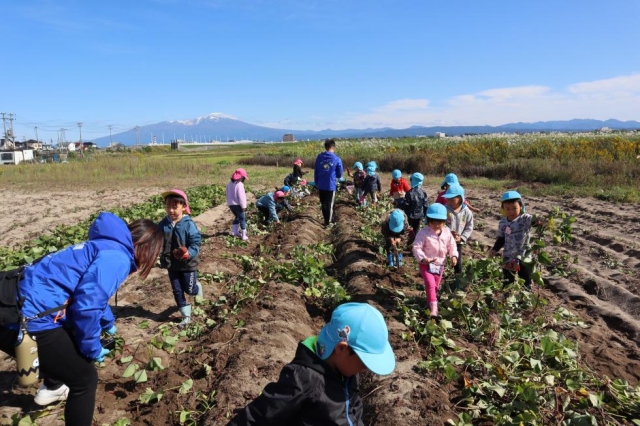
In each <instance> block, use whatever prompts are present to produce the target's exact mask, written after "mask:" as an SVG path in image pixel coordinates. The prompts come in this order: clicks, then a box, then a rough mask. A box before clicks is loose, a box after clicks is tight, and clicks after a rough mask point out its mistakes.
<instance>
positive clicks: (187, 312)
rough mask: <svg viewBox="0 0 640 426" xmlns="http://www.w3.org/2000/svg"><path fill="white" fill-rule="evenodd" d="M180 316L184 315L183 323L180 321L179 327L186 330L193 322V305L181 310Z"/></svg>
mask: <svg viewBox="0 0 640 426" xmlns="http://www.w3.org/2000/svg"><path fill="white" fill-rule="evenodd" d="M180 315H182V321H180V324H178V327H180V328H184V327H186V326H187V324H189V323H190V322H191V305H187V306H183V307H182V308H180Z"/></svg>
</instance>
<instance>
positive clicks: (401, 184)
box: [389, 169, 411, 201]
mask: <svg viewBox="0 0 640 426" xmlns="http://www.w3.org/2000/svg"><path fill="white" fill-rule="evenodd" d="M410 189H411V187H410V186H409V182H407V180H406V179H405V178H403V177H402V172H401V171H400V170H398V169H396V170H394V171H392V172H391V190H390V191H389V195H391V197H392V198H393V200H394V201H395V200H399V199H402V198H404V196H405V195H406V194H407V192H409V190H410Z"/></svg>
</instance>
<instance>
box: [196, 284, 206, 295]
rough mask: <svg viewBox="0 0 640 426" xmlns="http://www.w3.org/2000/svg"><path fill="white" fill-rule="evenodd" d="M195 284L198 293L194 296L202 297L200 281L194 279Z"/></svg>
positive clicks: (202, 291)
mask: <svg viewBox="0 0 640 426" xmlns="http://www.w3.org/2000/svg"><path fill="white" fill-rule="evenodd" d="M196 285H197V286H198V293H196V297H204V290H203V289H202V284H201V283H200V281H196Z"/></svg>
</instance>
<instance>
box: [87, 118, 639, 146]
mask: <svg viewBox="0 0 640 426" xmlns="http://www.w3.org/2000/svg"><path fill="white" fill-rule="evenodd" d="M603 127H607V128H609V129H612V130H630V129H640V122H638V121H620V120H614V119H610V120H604V121H602V120H591V119H573V120H566V121H538V122H535V123H522V122H519V123H509V124H503V125H500V126H433V127H425V126H411V127H408V128H405V129H393V128H390V127H383V128H376V129H371V128H369V129H346V130H332V129H326V130H292V129H275V128H271V127H262V126H257V125H255V124H250V123H245V122H243V121H240V120H237V119H235V118H233V117H230V116H227V115H224V114H220V113H212V114H209V115H207V116H204V117H199V118H196V119H193V120H183V121H162V122H160V123H156V124H149V125H146V126H140V127H138V129H137V130H136V129H135V128H134V129H130V130H127V131H125V132H121V133H116V134H113V135H112V136H111V137H109V136H105V137H101V138H97V139H94V141H93V142H94V143H96V144H97V145H98V146H101V147H105V146H108V145H109V143H110V141H111V140H112V141H113V142H114V143H116V142H118V143H122V144H124V145H136V144H141V145H148V144H149V143H152V142H153V140H154V138H155V139H156V143H158V144H161V143H167V144H168V143H169V142H171V140H173V139H179V140H186V141H189V142H191V141H194V142H209V141H214V140H215V141H222V142H226V141H239V140H252V141H281V140H282V137H283V136H284V135H285V134H293V135H294V136H295V139H296V140H306V139H311V140H318V139H324V138H333V137H349V138H355V137H400V136H433V135H434V134H435V133H436V132H441V133H445V134H446V135H447V136H457V135H464V134H487V133H503V132H507V133H531V132H545V131H554V132H582V131H593V130H597V129H601V128H603Z"/></svg>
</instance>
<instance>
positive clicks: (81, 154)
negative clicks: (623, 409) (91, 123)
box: [78, 122, 84, 157]
mask: <svg viewBox="0 0 640 426" xmlns="http://www.w3.org/2000/svg"><path fill="white" fill-rule="evenodd" d="M78 130H79V131H80V156H81V157H84V152H83V149H82V148H84V145H82V123H81V122H78Z"/></svg>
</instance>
